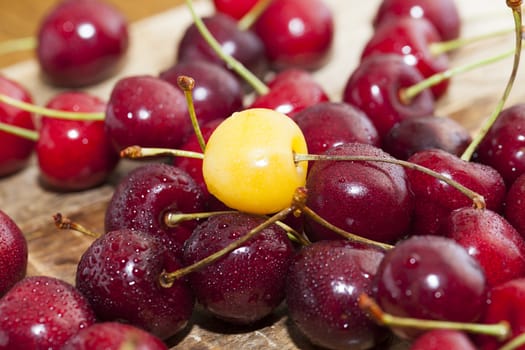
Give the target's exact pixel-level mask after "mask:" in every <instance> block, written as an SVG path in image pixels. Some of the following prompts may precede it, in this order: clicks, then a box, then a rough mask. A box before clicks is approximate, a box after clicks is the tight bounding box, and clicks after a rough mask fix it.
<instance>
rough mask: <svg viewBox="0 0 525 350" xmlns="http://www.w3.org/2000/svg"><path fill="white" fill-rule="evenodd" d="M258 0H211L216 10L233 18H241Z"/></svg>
mask: <svg viewBox="0 0 525 350" xmlns="http://www.w3.org/2000/svg"><path fill="white" fill-rule="evenodd" d="M257 1H258V0H213V5H214V6H215V10H216V11H217V12H221V13H224V14H226V15H228V16H230V17H233V18H235V19H241V18H242V17H243V16H244V15H245V14H247V13H248V12H249V11H250V10H251V9H252V7H254V6H255V4H257Z"/></svg>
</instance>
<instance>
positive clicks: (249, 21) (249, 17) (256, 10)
mask: <svg viewBox="0 0 525 350" xmlns="http://www.w3.org/2000/svg"><path fill="white" fill-rule="evenodd" d="M272 1H273V0H259V1H257V3H256V4H255V6H254V7H252V9H251V10H250V11H248V13H247V14H245V15H244V16H243V17H242V18H241V19H240V20H239V22H238V24H237V26H238V28H239V29H240V30H248V29H250V28H251V26H252V25H253V24H254V23H255V21H257V19H258V18H259V17H260V16H261V14H262V13H263V12H264V10H266V8H267V7H268V6H269V5H270V4H271V3H272Z"/></svg>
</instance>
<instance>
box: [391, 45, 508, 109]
mask: <svg viewBox="0 0 525 350" xmlns="http://www.w3.org/2000/svg"><path fill="white" fill-rule="evenodd" d="M514 52H515V50H514V49H513V50H510V51H507V52H504V53H501V54H499V55H495V56H492V57H488V58H485V59H483V60H480V61H478V62H474V63H468V64H465V65H462V66H459V67H454V68H450V69H447V70H445V71H443V72H439V73H436V74H434V75H432V76H430V77H428V78H426V79H424V80H422V81H420V82H418V83H416V84H414V85H412V86H410V87H407V88H402V89H400V90H399V98H400V100H401V102H403V103H404V104H407V105H408V104H410V102H411V101H412V99H413V98H414V97H416V96H417V95H419V94H420V93H421V92H422V91H423V90H425V89H428V88H430V87H432V86H434V85H437V84H439V83H441V82H442V81H444V80H446V79H450V78H451V77H453V76H456V75H458V74H461V73H466V72H469V71H471V70H474V69H477V68H480V67H483V66H485V65H488V64H491V63H496V62H498V61H501V60H502V59H505V58H507V57H510V56H512V55H514Z"/></svg>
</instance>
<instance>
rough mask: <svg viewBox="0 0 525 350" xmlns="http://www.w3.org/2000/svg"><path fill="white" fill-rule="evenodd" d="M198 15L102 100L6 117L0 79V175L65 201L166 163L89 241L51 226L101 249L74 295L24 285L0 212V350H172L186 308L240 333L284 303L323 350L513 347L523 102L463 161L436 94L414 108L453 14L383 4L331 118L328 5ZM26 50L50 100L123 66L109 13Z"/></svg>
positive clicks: (437, 88)
mask: <svg viewBox="0 0 525 350" xmlns="http://www.w3.org/2000/svg"><path fill="white" fill-rule="evenodd" d="M187 3H188V6H189V8H190V10H192V5H191V1H190V0H187ZM507 3H508V4H509V6H511V5H512V4H513V2H512V1H508V2H507ZM214 4H215V8H216V10H217V12H216V13H215V14H213V15H211V16H209V17H206V18H203V19H202V20H201V19H198V18H195V20H196V21H195V23H193V24H192V25H191V26H190V27H189V28H188V29H187V30H186V32H185V34H184V36H183V38H182V40H181V41H180V43H179V47H178V48H177V50H176V52H177V56H176V57H175V58H174V60H175V61H176V63H175V64H174V65H173V66H172V67H169V68H168V69H166V70H165V71H163V72H161V73H160V74H159V76H158V77H154V76H145V75H143V76H130V77H125V78H122V79H121V80H119V81H118V82H117V83H116V84H115V86H114V87H113V90H112V92H111V95H110V96H109V97H108V101H107V102H105V101H103V100H101V99H100V98H97V97H94V96H91V95H89V94H88V93H85V92H79V91H67V92H63V93H60V94H59V95H57V96H56V97H54V98H53V99H52V100H51V101H49V102H48V104H47V105H46V108H47V109H42V108H33V107H29V106H28V105H27V104H15V105H8V104H5V103H8V102H9V101H10V99H5V98H4V97H2V96H7V97H10V98H11V99H14V100H17V101H23V102H31V97H30V95H29V93H28V92H27V91H26V90H25V89H24V88H23V87H22V86H20V85H19V84H17V83H16V82H14V81H11V80H9V79H7V78H6V77H0V93H1V94H2V95H0V100H1V101H2V102H5V103H2V104H1V105H0V121H1V122H2V123H1V124H2V130H5V131H3V132H1V134H0V145H1V146H2V147H0V175H2V176H8V175H11V174H14V173H16V172H18V171H20V170H21V169H22V168H23V167H24V166H25V165H26V164H27V160H28V159H29V157H30V156H31V154H32V152H33V151H35V152H36V157H37V160H38V166H39V169H40V177H41V180H42V185H43V186H47V187H49V188H50V189H54V190H58V191H78V190H85V189H89V188H92V187H94V186H97V185H100V184H101V183H103V182H105V181H106V179H107V178H108V176H109V175H110V174H111V172H112V171H113V169H114V168H115V167H116V165H117V163H118V161H119V159H120V158H121V157H123V156H130V157H135V156H137V154H138V155H143V156H148V155H162V156H165V155H176V156H175V157H174V158H173V159H170V160H169V161H168V162H162V161H159V162H149V163H145V164H141V165H139V166H137V167H136V168H135V169H134V170H132V171H130V172H129V173H127V174H125V175H124V176H123V177H122V178H121V179H120V182H119V184H118V185H117V186H116V188H115V191H114V194H113V196H112V198H111V200H110V202H109V203H108V207H107V211H106V213H105V222H104V226H105V232H104V233H103V234H102V235H99V234H97V233H93V232H90V231H89V230H88V229H86V228H84V227H82V226H81V225H80V224H78V223H73V222H70V221H69V220H68V219H67V218H64V217H62V216H61V215H59V214H57V215H56V216H55V220H56V223H57V225H58V226H59V227H61V228H71V229H76V230H79V231H81V232H84V233H86V234H91V235H94V236H96V238H95V239H94V240H93V243H92V244H91V246H90V247H89V248H88V249H87V250H86V251H85V253H84V254H83V255H82V257H81V258H80V262H79V264H78V268H77V271H76V284H75V286H71V285H69V284H67V283H66V282H63V281H61V280H58V279H55V278H52V277H46V276H32V277H25V273H26V267H27V256H28V249H27V243H26V241H25V238H24V235H23V233H22V232H21V231H20V229H19V228H18V227H17V225H16V223H14V222H13V221H12V220H11V219H10V218H9V217H8V216H7V215H5V214H4V213H2V212H0V295H1V298H0V349H15V348H25V349H43V348H46V349H47V348H52V349H100V348H102V347H107V348H114V349H121V348H124V347H126V346H128V347H136V348H141V346H143V347H144V348H147V349H166V348H167V345H166V344H170V345H172V344H173V343H172V342H173V339H177V338H176V337H175V336H176V335H178V334H181V333H182V332H183V331H184V329H187V327H188V324H189V323H191V322H190V320H191V318H192V315H193V314H194V312H195V309H196V306H197V305H198V306H199V308H200V311H199V312H205V313H207V314H209V315H211V316H213V317H215V318H217V319H220V320H222V321H224V322H228V323H231V324H234V325H237V326H241V327H242V326H249V327H252V328H253V327H256V326H257V324H258V322H259V321H262V320H265V319H266V318H267V317H268V316H269V315H271V314H272V313H273V312H274V310H275V309H276V308H278V307H279V306H280V305H282V304H283V303H285V304H286V307H287V309H288V315H289V317H290V319H291V321H292V322H291V325H290V326H291V327H295V328H297V329H298V330H299V331H300V333H302V334H303V335H304V336H305V337H306V338H307V339H308V340H309V341H311V342H312V343H313V344H315V345H318V346H320V347H323V348H327V349H372V348H387V347H388V346H389V345H390V344H393V343H398V342H399V339H400V338H401V339H406V340H407V341H408V343H407V344H408V345H407V346H408V347H410V349H412V350H418V349H425V350H429V349H430V350H431V349H475V348H481V349H498V348H500V347H502V346H505V349H507V350H509V349H521V348H525V345H522V344H525V340H523V339H522V338H523V337H524V336H523V334H524V333H523V329H525V318H524V317H523V316H521V313H520V310H522V309H523V308H525V305H524V306H523V308H522V307H521V305H523V304H525V299H524V298H523V295H525V214H524V213H525V207H524V206H525V200H524V198H525V161H524V158H523V147H524V144H525V105H514V106H511V107H508V108H506V109H505V110H503V111H502V112H501V113H499V117H498V119H497V120H496V122H495V123H494V124H493V125H492V126H491V127H490V130H489V131H488V133H487V134H486V135H485V136H484V137H483V139H482V140H481V141H480V142H479V144H476V147H475V149H474V151H470V148H471V147H469V145H472V142H473V141H472V137H471V135H470V134H469V132H468V131H467V130H466V129H465V128H464V127H462V126H461V125H459V124H458V123H457V122H455V121H454V120H452V119H450V118H447V117H442V116H439V117H438V116H435V115H434V112H435V103H436V101H437V99H439V98H440V97H441V96H443V95H444V94H445V93H446V90H447V88H448V84H449V81H448V80H442V81H440V82H439V83H438V84H435V85H433V86H432V87H430V88H425V89H422V90H418V91H416V92H414V86H417V84H418V83H421V82H423V81H425V79H426V78H429V77H434V76H435V75H436V74H438V73H440V72H441V73H442V72H445V71H447V69H449V68H450V67H449V58H448V56H447V54H446V53H444V51H446V49H443V47H448V46H447V45H445V44H446V43H450V42H451V41H452V40H455V39H457V38H458V37H459V33H460V18H459V15H458V12H457V9H456V5H455V4H454V2H453V1H452V0H440V1H432V0H384V1H383V2H382V3H381V6H380V8H379V9H378V11H377V14H376V16H375V18H374V21H373V26H374V28H375V31H374V34H373V36H372V37H371V38H370V40H369V42H368V43H367V45H366V46H365V47H364V49H363V52H362V56H361V62H360V64H359V66H358V67H357V68H356V69H355V70H354V71H353V72H352V74H351V76H350V77H348V79H347V83H346V86H345V89H344V92H343V94H342V101H341V102H335V101H329V98H328V96H327V94H326V93H325V91H324V89H323V87H322V86H321V85H320V84H319V83H318V82H316V81H315V80H314V79H313V77H312V75H311V71H312V70H314V69H317V68H319V67H321V66H322V65H323V64H325V62H326V61H327V60H329V56H330V47H331V45H332V42H333V36H334V23H333V17H332V10H333V9H330V8H329V6H327V4H325V3H324V2H323V0H308V1H305V0H273V1H265V0H259V1H257V0H249V1H248V0H246V1H242V2H240V1H232V0H214ZM259 6H260V8H261V11H262V12H260V13H259V14H258V16H256V18H255V19H254V20H253V21H252V22H249V20H250V17H249V16H251V15H253V13H254V12H252V11H251V10H253V9H254V8H258V7H259ZM517 6H520V5H517ZM513 11H516V10H515V8H513ZM247 14H249V16H248V17H247V16H246V15H247ZM97 18H98V19H97ZM100 18H103V19H104V20H103V21H102V20H100ZM201 21H202V23H201ZM247 22H248V25H246V24H245V23H247ZM202 25H204V27H203V26H202ZM57 28H59V29H61V30H62V31H61V32H60V33H53V34H49V32H50V31H52V30H56V29H57ZM206 30H208V31H209V32H208V34H210V35H211V37H212V38H211V39H210V38H209V37H207V34H206ZM50 37H53V42H52V44H50V43H49V40H51V39H50ZM87 39H89V40H87ZM95 39H96V40H95ZM85 41H88V42H90V43H91V44H90V45H91V46H90V48H88V47H85V46H84V48H83V49H78V50H72V49H68V50H66V52H59V51H60V49H63V48H64V47H73V46H72V45H80V46H79V47H82V46H81V45H82V43H83V42H84V44H85ZM38 43H39V47H38V51H37V52H38V58H39V62H40V63H41V65H42V70H43V71H44V73H45V76H46V77H47V79H48V81H49V82H50V83H53V84H57V85H59V86H63V87H67V88H78V87H84V86H87V85H88V84H92V83H95V82H98V81H101V80H102V79H105V78H106V77H108V76H109V75H110V74H113V73H114V72H115V70H116V69H118V66H119V65H120V63H121V60H122V58H123V57H124V54H125V52H126V47H127V43H128V36H127V29H126V24H125V21H124V19H123V17H121V16H120V15H119V14H118V12H117V11H116V10H115V9H113V8H110V7H108V6H107V5H106V4H104V3H102V2H99V1H98V0H97V1H93V0H89V1H88V0H77V1H65V2H63V3H60V4H59V5H57V7H56V9H54V10H53V12H52V13H50V15H49V16H48V17H47V18H46V19H45V20H44V21H43V22H42V29H41V31H40V34H39V36H38ZM93 43H95V44H93ZM214 45H216V46H219V47H220V48H221V49H222V52H219V53H218V52H217V50H216V48H214ZM54 50H58V51H54ZM71 52H76V53H77V54H78V55H77V56H75V57H68V56H67V54H68V53H71ZM225 53H226V54H227V55H226V54H225ZM224 56H228V57H224ZM231 57H233V58H231ZM71 65H73V66H78V67H82V68H79V69H72V68H71V67H72V66H71ZM100 67H104V69H101V68H100ZM189 77H191V78H189ZM246 78H247V79H246ZM27 110H29V111H27ZM31 111H33V112H35V113H38V114H43V115H45V116H44V117H42V118H40V119H38V123H35V122H34V121H35V116H34V115H33V114H32V112H31ZM61 112H65V113H61ZM196 123H198V124H199V125H200V127H199V128H197V127H196V126H195V124H196ZM36 124H38V126H37V125H36ZM6 125H7V126H6ZM9 125H11V126H14V127H11V128H9V127H8V126H9ZM7 132H11V133H15V134H16V136H15V135H11V134H8V133H7ZM136 145H138V146H140V147H135V146H136ZM470 158H472V160H471V159H470ZM162 159H163V160H165V159H166V158H165V157H164V158H162ZM307 163H309V164H307ZM254 325H255V326H254ZM475 333H480V334H478V335H472V334H475ZM174 337H175V338H174ZM512 342H515V345H513V344H512ZM504 344H506V345H504ZM520 346H521V347H520Z"/></svg>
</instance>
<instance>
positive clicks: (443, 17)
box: [374, 0, 461, 41]
mask: <svg viewBox="0 0 525 350" xmlns="http://www.w3.org/2000/svg"><path fill="white" fill-rule="evenodd" d="M399 17H413V18H426V19H427V20H429V21H430V22H431V23H432V24H433V25H434V27H435V28H436V30H437V31H438V32H439V35H440V36H441V39H442V40H443V41H447V40H452V39H456V38H458V37H459V34H460V31H461V19H460V16H459V11H458V8H457V5H456V2H455V1H454V0H440V1H433V0H383V1H382V2H381V5H379V9H378V10H377V13H376V15H375V17H374V27H378V26H380V25H381V23H383V22H384V21H388V20H396V19H397V18H399Z"/></svg>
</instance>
